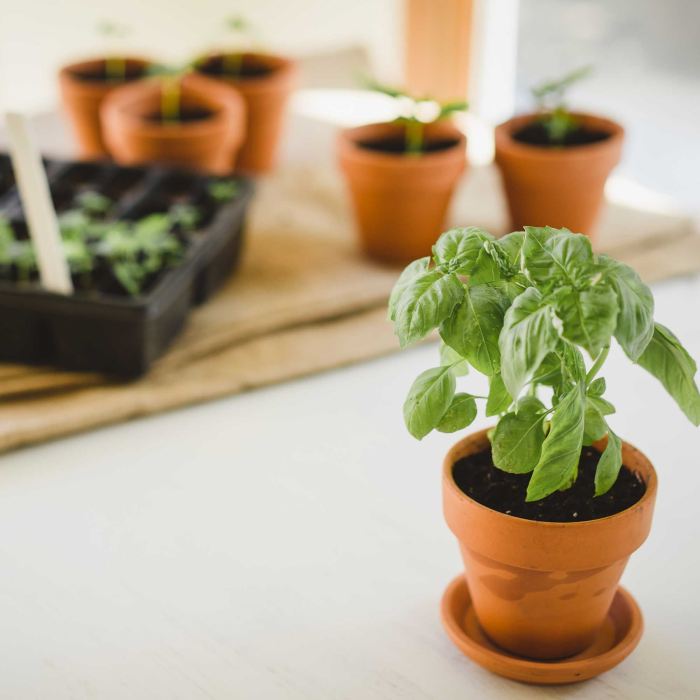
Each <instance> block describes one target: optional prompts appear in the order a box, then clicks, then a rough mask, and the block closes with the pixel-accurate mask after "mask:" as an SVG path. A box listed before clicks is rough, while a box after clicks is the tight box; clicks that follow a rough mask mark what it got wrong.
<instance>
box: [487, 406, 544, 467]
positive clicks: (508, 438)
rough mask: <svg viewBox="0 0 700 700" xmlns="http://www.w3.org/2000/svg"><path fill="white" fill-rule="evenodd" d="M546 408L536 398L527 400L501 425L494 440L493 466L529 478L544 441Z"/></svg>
mask: <svg viewBox="0 0 700 700" xmlns="http://www.w3.org/2000/svg"><path fill="white" fill-rule="evenodd" d="M545 413H546V412H545V407H544V405H543V404H542V402H541V401H539V400H538V399H536V398H535V397H533V396H524V397H523V398H522V399H520V400H519V401H518V403H517V406H516V410H515V411H514V412H513V413H507V414H506V415H505V416H503V418H501V420H499V421H498V425H497V426H496V430H495V432H494V434H493V438H492V440H491V454H492V457H493V463H494V465H495V466H497V467H498V468H499V469H502V470H503V471H506V472H510V473H511V474H527V473H528V472H531V471H532V470H533V469H534V468H535V465H536V464H537V463H538V462H539V459H540V453H541V451H542V443H543V441H544V427H543V423H544V418H545Z"/></svg>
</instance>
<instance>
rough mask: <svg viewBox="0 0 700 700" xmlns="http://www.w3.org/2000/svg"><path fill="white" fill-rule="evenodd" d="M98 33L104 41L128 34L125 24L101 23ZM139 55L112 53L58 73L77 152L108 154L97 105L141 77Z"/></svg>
mask: <svg viewBox="0 0 700 700" xmlns="http://www.w3.org/2000/svg"><path fill="white" fill-rule="evenodd" d="M98 31H99V33H100V34H101V35H102V36H103V37H104V38H105V40H116V39H121V38H123V37H125V36H127V35H128V29H127V27H125V26H124V25H121V24H116V23H114V22H107V21H104V22H101V23H100V24H99V25H98ZM148 65H149V64H148V61H146V60H144V59H142V58H133V57H127V56H125V55H122V54H112V55H109V56H107V57H105V58H96V59H91V60H86V61H80V62H78V63H71V64H70V65H67V66H64V67H63V68H62V69H61V70H60V72H59V74H58V82H59V88H60V91H61V97H62V100H63V107H64V110H65V112H66V114H67V116H68V119H69V121H70V123H71V126H72V128H73V133H74V134H75V138H76V141H77V143H78V149H79V151H80V155H81V156H82V157H84V158H100V157H102V156H104V155H106V153H107V149H106V147H105V144H104V141H103V139H102V132H101V127H100V117H99V113H100V105H101V104H102V102H103V100H104V98H105V97H106V96H107V95H108V94H109V93H110V92H111V91H112V90H113V89H114V88H115V87H118V86H119V85H123V84H124V83H127V82H131V81H134V80H138V79H139V78H142V77H143V76H144V75H145V74H146V71H147V69H148Z"/></svg>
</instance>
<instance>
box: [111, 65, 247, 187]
mask: <svg viewBox="0 0 700 700" xmlns="http://www.w3.org/2000/svg"><path fill="white" fill-rule="evenodd" d="M160 100H161V83H160V81H159V80H157V79H154V80H143V81H140V82H138V83H134V84H133V85H127V86H125V87H122V88H119V89H118V90H115V91H114V92H113V93H112V94H111V95H109V97H108V98H107V99H106V100H105V102H104V104H103V105H102V109H101V111H100V116H101V121H102V129H103V133H104V139H105V143H106V145H107V148H108V149H109V152H110V154H111V155H112V157H113V158H114V159H115V160H116V161H117V162H118V163H121V164H123V165H135V164H140V163H151V162H155V163H166V164H168V165H177V166H181V167H187V168H192V169H194V170H200V171H203V172H210V173H216V174H226V173H228V172H230V171H231V170H232V169H233V165H234V163H235V157H236V153H237V152H238V149H239V148H240V145H241V142H242V140H243V133H244V129H245V105H244V103H243V99H242V98H241V96H240V95H239V94H238V93H237V92H236V91H235V90H234V89H233V88H231V87H228V86H227V85H223V84H222V83H220V82H218V81H216V80H210V79H209V78H205V77H203V76H199V75H188V76H186V77H185V78H184V79H183V81H182V94H181V106H182V111H183V113H187V112H188V111H192V110H205V111H207V112H210V115H209V116H207V117H205V118H203V119H197V120H193V121H184V122H174V123H163V122H161V121H157V120H152V119H148V117H151V116H153V115H157V114H160Z"/></svg>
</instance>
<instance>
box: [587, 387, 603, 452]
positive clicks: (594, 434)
mask: <svg viewBox="0 0 700 700" xmlns="http://www.w3.org/2000/svg"><path fill="white" fill-rule="evenodd" d="M607 432H608V424H607V423H606V422H605V418H603V414H602V413H601V412H600V410H599V409H598V406H597V405H596V403H595V402H594V400H593V399H591V398H587V399H586V411H585V413H584V423H583V444H584V445H592V444H593V443H594V442H595V441H596V440H600V439H601V438H603V437H604V436H605V433H607Z"/></svg>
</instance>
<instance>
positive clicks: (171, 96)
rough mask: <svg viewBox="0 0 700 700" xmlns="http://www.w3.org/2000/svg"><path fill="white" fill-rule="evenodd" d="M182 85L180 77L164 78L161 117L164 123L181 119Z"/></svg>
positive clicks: (161, 90) (161, 94) (161, 93)
mask: <svg viewBox="0 0 700 700" xmlns="http://www.w3.org/2000/svg"><path fill="white" fill-rule="evenodd" d="M181 92H182V89H181V84H180V77H179V76H168V77H166V78H163V81H162V83H161V88H160V115H161V119H162V120H163V121H164V122H176V121H178V120H179V119H180V97H181Z"/></svg>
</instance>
